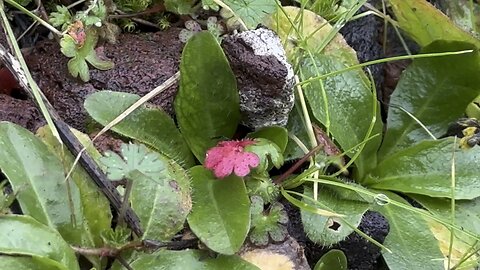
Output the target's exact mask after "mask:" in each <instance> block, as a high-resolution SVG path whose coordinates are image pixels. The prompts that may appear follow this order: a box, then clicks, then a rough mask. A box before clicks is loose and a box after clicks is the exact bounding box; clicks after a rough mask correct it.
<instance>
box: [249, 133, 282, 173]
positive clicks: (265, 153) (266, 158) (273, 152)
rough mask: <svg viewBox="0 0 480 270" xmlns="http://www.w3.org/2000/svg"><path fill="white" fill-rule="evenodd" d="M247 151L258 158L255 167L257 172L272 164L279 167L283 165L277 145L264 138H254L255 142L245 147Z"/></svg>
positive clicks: (266, 168) (270, 166) (265, 169)
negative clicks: (258, 161)
mask: <svg viewBox="0 0 480 270" xmlns="http://www.w3.org/2000/svg"><path fill="white" fill-rule="evenodd" d="M245 150H246V151H248V152H252V153H255V154H256V155H257V156H258V157H259V158H260V164H259V165H258V166H257V167H256V170H257V171H258V172H265V171H267V170H269V169H271V168H272V167H273V166H275V168H277V169H279V168H280V167H281V166H282V165H283V156H282V153H281V150H280V148H279V147H278V145H277V144H276V143H274V142H272V141H270V140H267V139H264V138H257V139H255V144H252V145H248V146H247V147H245Z"/></svg>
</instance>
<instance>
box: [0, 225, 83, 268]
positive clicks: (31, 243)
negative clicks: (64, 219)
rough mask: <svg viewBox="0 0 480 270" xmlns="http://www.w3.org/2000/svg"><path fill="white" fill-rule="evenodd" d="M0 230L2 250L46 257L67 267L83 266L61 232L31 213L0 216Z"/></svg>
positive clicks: (2, 252)
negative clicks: (28, 214)
mask: <svg viewBox="0 0 480 270" xmlns="http://www.w3.org/2000/svg"><path fill="white" fill-rule="evenodd" d="M0 231H1V232H2V233H1V234H0V253H1V254H7V255H8V254H10V255H13V254H18V255H27V256H35V257H46V258H48V259H51V260H53V261H56V262H58V263H59V264H61V265H62V266H63V267H64V269H68V270H76V269H80V268H79V266H78V263H77V258H76V256H75V253H74V252H73V250H72V249H71V248H70V246H69V245H68V244H67V243H66V242H65V241H64V240H63V238H62V237H61V236H60V234H58V232H57V231H55V230H54V229H52V228H49V227H47V226H45V225H43V224H41V223H39V222H38V221H36V220H34V219H33V218H31V217H29V216H17V215H8V216H0ZM39 260H41V259H39ZM2 262H3V261H1V260H0V266H2ZM1 269H5V268H3V267H2V268H1ZM15 269H16V268H15Z"/></svg>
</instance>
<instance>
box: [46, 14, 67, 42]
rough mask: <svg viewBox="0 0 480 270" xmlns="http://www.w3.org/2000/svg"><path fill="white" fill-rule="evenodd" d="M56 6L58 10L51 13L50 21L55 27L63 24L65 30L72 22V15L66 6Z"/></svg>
mask: <svg viewBox="0 0 480 270" xmlns="http://www.w3.org/2000/svg"><path fill="white" fill-rule="evenodd" d="M55 8H56V10H57V11H56V12H51V13H50V19H49V22H50V23H51V24H52V25H53V26H55V27H59V26H61V28H62V30H64V29H65V28H66V26H67V25H68V24H70V23H71V20H72V15H71V14H70V11H69V10H68V8H67V7H66V6H59V5H57V6H56V7H55ZM62 40H63V38H62Z"/></svg>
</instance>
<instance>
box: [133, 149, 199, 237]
mask: <svg viewBox="0 0 480 270" xmlns="http://www.w3.org/2000/svg"><path fill="white" fill-rule="evenodd" d="M157 158H158V161H159V162H161V163H162V167H164V168H165V169H164V170H162V171H161V174H162V175H161V176H160V179H158V180H157V179H152V178H149V177H143V175H142V174H136V176H134V182H133V186H132V191H131V192H132V193H131V195H130V199H131V204H132V208H133V210H134V211H135V213H137V215H138V217H139V218H140V222H141V224H142V227H143V229H144V230H145V232H144V234H143V237H142V238H143V239H155V240H159V241H169V240H171V239H172V238H173V237H174V236H175V234H177V233H178V232H179V231H180V230H182V229H183V227H184V224H185V220H186V219H187V215H188V213H189V212H190V210H191V209H192V199H191V195H190V178H189V176H188V174H187V172H186V171H185V170H184V169H183V168H182V167H181V166H180V165H178V164H177V163H176V162H175V161H173V160H171V159H168V158H167V157H164V156H162V155H160V154H158V156H157Z"/></svg>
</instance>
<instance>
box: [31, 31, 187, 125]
mask: <svg viewBox="0 0 480 270" xmlns="http://www.w3.org/2000/svg"><path fill="white" fill-rule="evenodd" d="M179 31H180V30H179V29H178V28H171V29H169V30H168V31H165V32H158V33H145V34H139V35H132V34H122V35H120V37H119V39H118V41H117V43H116V44H105V45H104V48H103V49H104V52H105V55H106V56H107V57H108V58H109V59H110V60H112V61H113V62H114V63H115V68H113V69H111V70H108V71H98V70H94V69H91V70H90V81H89V82H88V83H83V82H81V81H79V80H78V79H75V78H72V76H70V74H69V73H68V71H67V69H66V66H67V62H68V59H67V58H66V57H64V56H63V55H62V54H61V53H60V48H59V45H58V43H56V42H54V41H47V42H42V43H40V44H38V46H36V47H35V49H34V50H33V52H32V53H31V54H30V55H29V56H28V57H27V61H28V65H29V67H30V69H31V72H32V74H33V76H34V78H35V80H36V81H37V83H38V85H39V87H40V88H41V89H42V91H43V92H44V93H45V96H46V97H47V98H48V99H49V100H50V102H51V103H52V105H53V107H54V108H55V109H56V110H57V112H58V113H59V114H60V116H61V117H62V118H63V119H64V120H65V122H67V123H68V124H69V125H71V126H73V127H74V128H77V129H79V130H82V131H85V126H86V123H87V122H86V121H87V113H86V111H85V110H84V108H83V102H84V100H85V98H86V96H88V95H90V94H92V93H94V92H96V91H99V90H103V89H108V90H112V91H120V92H128V93H133V94H137V95H141V96H143V95H145V94H146V93H148V92H149V91H151V90H152V89H154V88H155V87H157V86H158V85H160V84H161V83H163V82H164V81H165V80H167V79H168V78H169V77H171V76H172V75H173V74H174V73H175V72H177V70H178V66H179V60H180V54H181V51H182V48H183V44H182V43H180V41H179V40H178V33H179ZM46 63H47V64H46ZM176 89H177V86H172V87H170V88H168V89H166V90H165V91H164V92H162V93H161V94H160V95H159V96H157V97H156V98H154V99H152V100H151V102H152V103H154V104H156V105H159V106H161V107H162V108H163V109H164V110H165V111H166V112H168V113H173V106H172V103H173V99H174V94H175V91H176Z"/></svg>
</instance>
